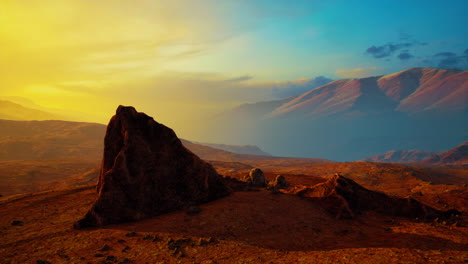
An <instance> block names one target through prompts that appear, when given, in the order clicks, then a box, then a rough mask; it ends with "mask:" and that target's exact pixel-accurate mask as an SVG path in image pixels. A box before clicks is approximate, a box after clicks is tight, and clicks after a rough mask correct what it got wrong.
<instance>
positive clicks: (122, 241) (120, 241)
mask: <svg viewBox="0 0 468 264" xmlns="http://www.w3.org/2000/svg"><path fill="white" fill-rule="evenodd" d="M117 242H119V243H125V242H127V241H125V240H123V239H119V240H117Z"/></svg>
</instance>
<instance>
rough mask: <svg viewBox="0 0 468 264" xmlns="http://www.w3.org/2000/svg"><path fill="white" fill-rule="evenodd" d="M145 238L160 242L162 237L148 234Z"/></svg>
mask: <svg viewBox="0 0 468 264" xmlns="http://www.w3.org/2000/svg"><path fill="white" fill-rule="evenodd" d="M143 240H151V241H152V242H158V241H160V240H161V239H160V238H159V237H157V236H152V235H146V236H144V237H143Z"/></svg>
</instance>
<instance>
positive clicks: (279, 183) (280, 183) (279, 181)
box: [268, 175, 289, 189]
mask: <svg viewBox="0 0 468 264" xmlns="http://www.w3.org/2000/svg"><path fill="white" fill-rule="evenodd" d="M268 185H269V186H271V187H273V188H275V189H284V188H286V187H288V186H289V184H288V182H287V181H286V179H285V178H284V176H283V175H277V176H276V178H275V179H274V180H273V181H271V182H269V183H268Z"/></svg>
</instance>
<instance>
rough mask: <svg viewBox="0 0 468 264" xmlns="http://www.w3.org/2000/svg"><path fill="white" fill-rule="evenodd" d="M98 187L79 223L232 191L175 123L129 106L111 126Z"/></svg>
mask: <svg viewBox="0 0 468 264" xmlns="http://www.w3.org/2000/svg"><path fill="white" fill-rule="evenodd" d="M97 191H98V197H97V200H96V201H95V202H94V204H93V206H92V208H91V209H90V210H89V211H88V213H87V214H86V215H85V217H84V218H83V219H81V220H79V221H78V222H76V223H75V225H74V226H75V228H84V227H92V226H102V225H107V224H114V223H121V222H128V221H134V220H139V219H144V218H148V217H152V216H156V215H159V214H162V213H166V212H169V211H173V210H177V209H181V208H184V207H187V206H190V205H193V204H199V203H203V202H208V201H211V200H214V199H218V198H220V197H223V196H226V195H228V194H229V191H228V189H227V187H226V186H225V185H224V183H223V182H222V180H221V177H219V176H218V174H217V173H216V171H215V169H214V168H213V167H212V166H211V165H210V164H208V163H206V162H205V161H203V160H201V159H200V158H199V157H197V156H196V155H195V154H193V153H192V152H190V151H189V150H187V149H186V148H185V147H184V146H183V145H182V143H181V141H180V140H179V139H178V138H177V136H176V134H175V133H174V131H173V130H172V129H170V128H168V127H166V126H164V125H162V124H159V123H157V122H156V121H154V119H153V118H152V117H149V116H147V115H146V114H144V113H138V112H137V111H136V110H135V108H133V107H124V106H119V107H118V109H117V112H116V114H115V116H113V117H112V119H111V120H110V122H109V125H108V126H107V132H106V136H105V139H104V157H103V161H102V166H101V171H100V174H99V180H98V185H97Z"/></svg>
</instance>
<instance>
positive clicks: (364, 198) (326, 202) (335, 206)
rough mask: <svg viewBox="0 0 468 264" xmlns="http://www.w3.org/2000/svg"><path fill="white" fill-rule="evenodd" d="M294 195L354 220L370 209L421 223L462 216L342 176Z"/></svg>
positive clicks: (335, 176)
mask: <svg viewBox="0 0 468 264" xmlns="http://www.w3.org/2000/svg"><path fill="white" fill-rule="evenodd" d="M295 193H296V194H297V195H299V196H303V197H309V198H312V199H314V200H315V199H316V200H318V201H319V202H320V203H321V204H322V205H323V206H324V208H325V209H326V210H327V211H329V212H330V213H331V214H333V215H335V216H336V217H337V218H353V217H354V216H355V215H357V214H359V213H361V212H363V211H367V210H372V211H375V212H378V213H381V214H385V215H391V216H403V217H409V218H419V219H421V220H433V219H436V218H439V219H443V218H449V217H450V216H451V215H456V214H459V212H458V211H456V210H448V211H439V210H437V209H434V208H432V207H430V206H427V205H424V204H422V203H420V202H418V201H417V200H415V199H413V198H399V197H394V196H389V195H386V194H384V193H381V192H376V191H371V190H368V189H366V188H364V187H362V186H361V185H359V184H357V183H356V182H354V181H353V180H351V179H348V178H345V177H343V176H340V175H339V174H335V175H334V176H333V177H332V178H330V179H329V180H328V181H326V182H324V183H320V184H317V185H315V186H312V187H305V188H302V189H299V190H297V191H296V192H295Z"/></svg>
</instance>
